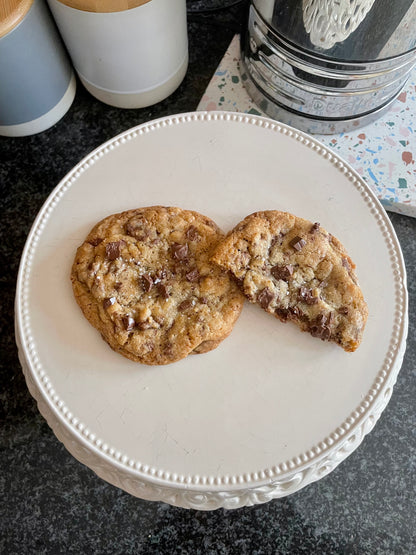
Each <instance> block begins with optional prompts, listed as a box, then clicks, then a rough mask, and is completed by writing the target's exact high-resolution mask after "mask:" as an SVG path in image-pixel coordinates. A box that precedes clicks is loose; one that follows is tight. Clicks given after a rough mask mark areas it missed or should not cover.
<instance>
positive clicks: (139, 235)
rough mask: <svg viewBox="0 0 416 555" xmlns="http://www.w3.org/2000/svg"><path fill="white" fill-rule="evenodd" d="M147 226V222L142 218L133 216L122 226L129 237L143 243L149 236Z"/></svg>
mask: <svg viewBox="0 0 416 555" xmlns="http://www.w3.org/2000/svg"><path fill="white" fill-rule="evenodd" d="M148 225H149V224H148V222H147V221H146V220H145V218H143V217H142V216H133V218H130V220H129V221H128V222H127V223H126V225H125V226H124V230H125V232H126V234H127V235H130V237H134V238H135V239H138V240H139V241H143V240H144V239H147V238H148V237H150V235H151V232H150V229H149V227H148Z"/></svg>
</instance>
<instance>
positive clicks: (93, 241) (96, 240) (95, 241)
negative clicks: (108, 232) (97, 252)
mask: <svg viewBox="0 0 416 555" xmlns="http://www.w3.org/2000/svg"><path fill="white" fill-rule="evenodd" d="M102 242H103V240H102V239H101V237H96V238H95V239H91V241H88V243H89V244H90V245H92V246H93V247H97V246H98V245H99V244H100V243H102Z"/></svg>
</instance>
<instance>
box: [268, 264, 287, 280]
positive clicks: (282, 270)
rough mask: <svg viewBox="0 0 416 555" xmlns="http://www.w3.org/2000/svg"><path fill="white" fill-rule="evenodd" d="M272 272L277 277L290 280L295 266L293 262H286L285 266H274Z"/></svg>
mask: <svg viewBox="0 0 416 555" xmlns="http://www.w3.org/2000/svg"><path fill="white" fill-rule="evenodd" d="M270 272H271V274H272V276H273V277H275V278H276V279H283V280H284V281H288V280H289V278H290V277H291V276H292V275H293V266H292V264H286V265H285V266H273V268H272V269H271V270H270Z"/></svg>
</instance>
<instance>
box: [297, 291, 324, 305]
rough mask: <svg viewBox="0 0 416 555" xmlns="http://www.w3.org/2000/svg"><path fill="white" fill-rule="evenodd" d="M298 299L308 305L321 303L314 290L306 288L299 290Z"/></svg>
mask: <svg viewBox="0 0 416 555" xmlns="http://www.w3.org/2000/svg"><path fill="white" fill-rule="evenodd" d="M298 299H299V300H300V301H302V302H304V303H306V304H308V305H312V304H316V303H317V302H318V301H319V299H318V297H315V296H314V295H313V293H312V289H307V288H306V287H301V288H300V289H299V293H298Z"/></svg>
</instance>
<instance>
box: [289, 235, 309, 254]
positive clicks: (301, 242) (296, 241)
mask: <svg viewBox="0 0 416 555" xmlns="http://www.w3.org/2000/svg"><path fill="white" fill-rule="evenodd" d="M289 245H290V246H291V247H292V248H294V249H295V251H300V250H302V249H303V247H304V246H305V245H306V241H305V239H302V237H299V236H298V235H297V236H296V237H294V238H293V239H292V240H291V241H290V243H289Z"/></svg>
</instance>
